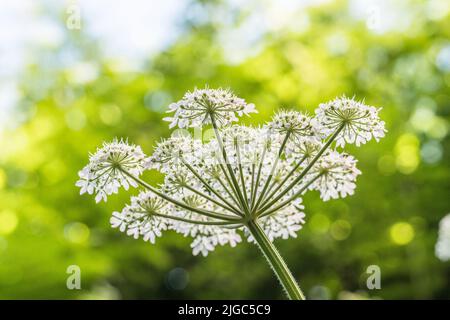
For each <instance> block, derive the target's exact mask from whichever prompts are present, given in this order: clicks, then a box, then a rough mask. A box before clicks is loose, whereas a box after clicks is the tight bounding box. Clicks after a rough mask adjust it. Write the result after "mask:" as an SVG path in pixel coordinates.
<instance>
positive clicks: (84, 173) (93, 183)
mask: <svg viewBox="0 0 450 320" xmlns="http://www.w3.org/2000/svg"><path fill="white" fill-rule="evenodd" d="M145 158H146V156H145V154H144V153H143V152H142V150H141V147H139V146H135V145H130V144H128V143H127V142H124V141H123V140H120V141H118V140H114V141H113V142H111V143H104V144H103V147H102V148H99V149H98V150H97V152H95V153H94V154H92V155H90V157H89V163H88V165H87V166H85V167H84V168H83V169H82V170H81V171H80V172H79V173H78V175H79V177H80V179H79V180H78V181H77V182H76V186H77V187H80V188H81V189H80V194H83V193H85V192H87V193H89V194H94V193H95V195H96V196H95V201H96V202H99V201H101V200H104V201H106V199H107V196H108V195H111V194H113V193H117V192H118V190H119V188H120V186H123V187H124V188H125V189H126V190H128V188H129V186H130V185H131V186H133V187H136V186H137V183H136V182H135V181H134V180H133V179H132V178H130V177H129V176H127V175H126V174H125V173H124V172H123V170H126V171H127V172H129V173H130V174H132V175H134V176H140V175H141V174H142V172H143V170H144V160H145Z"/></svg>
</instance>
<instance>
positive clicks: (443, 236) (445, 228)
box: [435, 213, 450, 261]
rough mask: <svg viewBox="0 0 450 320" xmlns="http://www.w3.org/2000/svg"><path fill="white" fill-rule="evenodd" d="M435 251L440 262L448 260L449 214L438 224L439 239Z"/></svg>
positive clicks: (449, 250) (449, 239)
mask: <svg viewBox="0 0 450 320" xmlns="http://www.w3.org/2000/svg"><path fill="white" fill-rule="evenodd" d="M435 249H436V256H437V257H438V258H439V259H440V260H442V261H448V260H450V213H449V214H447V215H446V216H445V217H443V218H442V220H441V222H439V237H438V240H437V242H436V248H435Z"/></svg>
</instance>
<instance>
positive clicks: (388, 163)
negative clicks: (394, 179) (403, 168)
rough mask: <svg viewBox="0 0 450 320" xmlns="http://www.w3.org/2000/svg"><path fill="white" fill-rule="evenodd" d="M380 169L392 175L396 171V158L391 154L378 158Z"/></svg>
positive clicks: (381, 171)
mask: <svg viewBox="0 0 450 320" xmlns="http://www.w3.org/2000/svg"><path fill="white" fill-rule="evenodd" d="M378 171H379V172H380V173H381V174H383V175H385V176H390V175H392V174H394V173H395V171H396V166H395V158H394V157H393V156H391V155H384V156H382V157H380V158H379V159H378Z"/></svg>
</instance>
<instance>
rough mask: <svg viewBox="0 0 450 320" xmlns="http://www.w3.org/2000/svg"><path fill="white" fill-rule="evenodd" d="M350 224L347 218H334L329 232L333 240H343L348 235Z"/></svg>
mask: <svg viewBox="0 0 450 320" xmlns="http://www.w3.org/2000/svg"><path fill="white" fill-rule="evenodd" d="M351 230H352V225H351V224H350V223H349V222H348V221H347V220H336V221H335V222H333V224H332V225H331V228H330V234H331V236H332V237H333V239H335V240H338V241H340V240H345V239H347V238H348V236H349V235H350V232H351Z"/></svg>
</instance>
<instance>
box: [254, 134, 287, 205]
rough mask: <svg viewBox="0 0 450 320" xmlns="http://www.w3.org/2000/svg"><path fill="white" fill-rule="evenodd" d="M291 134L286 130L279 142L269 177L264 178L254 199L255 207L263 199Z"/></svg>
mask: <svg viewBox="0 0 450 320" xmlns="http://www.w3.org/2000/svg"><path fill="white" fill-rule="evenodd" d="M290 135H291V132H290V131H288V132H287V133H286V135H285V136H284V140H283V143H282V144H281V147H280V150H279V151H278V155H277V158H276V159H275V161H274V162H273V165H272V169H271V170H270V174H269V177H268V178H267V180H266V183H265V184H264V187H263V190H262V191H261V194H260V195H259V197H258V200H257V201H256V204H255V208H258V206H259V204H260V203H261V201H262V200H263V199H264V196H265V195H266V191H267V188H268V187H269V184H270V181H272V178H273V175H274V173H275V170H276V168H277V165H278V161H279V160H280V157H281V155H282V154H283V151H284V148H285V146H286V143H287V141H288V140H289V136H290Z"/></svg>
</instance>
